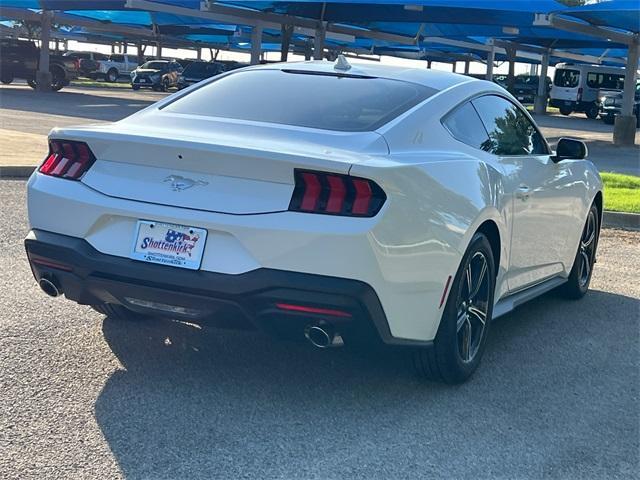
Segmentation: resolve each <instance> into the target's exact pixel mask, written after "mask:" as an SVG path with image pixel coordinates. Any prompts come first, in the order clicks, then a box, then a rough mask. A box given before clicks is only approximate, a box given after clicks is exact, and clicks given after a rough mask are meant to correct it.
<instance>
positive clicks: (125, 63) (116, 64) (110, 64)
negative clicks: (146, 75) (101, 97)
mask: <svg viewBox="0 0 640 480" xmlns="http://www.w3.org/2000/svg"><path fill="white" fill-rule="evenodd" d="M137 67H138V56H137V55H127V54H120V53H113V54H111V55H109V57H108V58H107V60H105V61H102V62H100V65H99V68H98V70H97V72H96V76H97V77H98V78H104V79H105V80H106V81H107V82H117V81H118V79H119V78H120V77H122V76H129V75H130V74H131V72H132V71H134V70H135V69H136V68H137Z"/></svg>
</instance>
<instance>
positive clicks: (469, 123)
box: [444, 102, 489, 149]
mask: <svg viewBox="0 0 640 480" xmlns="http://www.w3.org/2000/svg"><path fill="white" fill-rule="evenodd" d="M444 125H445V127H447V129H448V130H449V132H451V135H453V137H454V138H455V139H456V140H459V141H461V142H462V143H466V144H467V145H469V146H471V147H475V148H479V149H482V146H483V145H485V143H486V142H487V141H488V140H489V137H488V136H487V131H486V130H485V129H484V125H483V124H482V121H481V120H480V117H479V116H478V112H476V109H475V108H474V107H473V105H471V103H469V102H467V103H465V104H464V105H462V106H460V107H458V108H457V109H455V110H454V111H453V112H451V113H450V114H449V115H448V116H447V117H446V118H445V120H444Z"/></svg>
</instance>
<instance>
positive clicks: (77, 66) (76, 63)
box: [73, 58, 80, 70]
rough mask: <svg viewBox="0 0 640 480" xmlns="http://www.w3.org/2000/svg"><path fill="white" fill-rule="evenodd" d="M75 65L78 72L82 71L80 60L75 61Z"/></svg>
mask: <svg viewBox="0 0 640 480" xmlns="http://www.w3.org/2000/svg"><path fill="white" fill-rule="evenodd" d="M73 65H74V67H75V69H76V70H80V60H79V59H77V58H76V59H75V60H74V62H73Z"/></svg>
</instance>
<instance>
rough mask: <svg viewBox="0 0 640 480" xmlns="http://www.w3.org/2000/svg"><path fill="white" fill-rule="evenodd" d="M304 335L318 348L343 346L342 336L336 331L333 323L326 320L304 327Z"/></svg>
mask: <svg viewBox="0 0 640 480" xmlns="http://www.w3.org/2000/svg"><path fill="white" fill-rule="evenodd" d="M304 336H305V338H306V339H307V340H309V342H310V343H311V344H312V345H313V346H314V347H317V348H330V347H341V346H342V345H343V342H342V337H341V336H340V335H339V334H338V333H336V331H335V328H334V327H333V325H331V324H329V323H326V322H319V323H314V324H310V325H307V326H306V327H305V329H304Z"/></svg>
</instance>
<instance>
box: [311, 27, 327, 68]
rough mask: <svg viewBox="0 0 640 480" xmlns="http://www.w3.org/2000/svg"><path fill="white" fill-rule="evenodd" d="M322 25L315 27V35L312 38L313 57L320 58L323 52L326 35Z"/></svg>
mask: <svg viewBox="0 0 640 480" xmlns="http://www.w3.org/2000/svg"><path fill="white" fill-rule="evenodd" d="M326 33H327V32H326V30H325V29H324V27H318V28H316V36H315V37H314V39H313V59H314V60H322V58H323V53H324V37H325V35H326Z"/></svg>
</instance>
